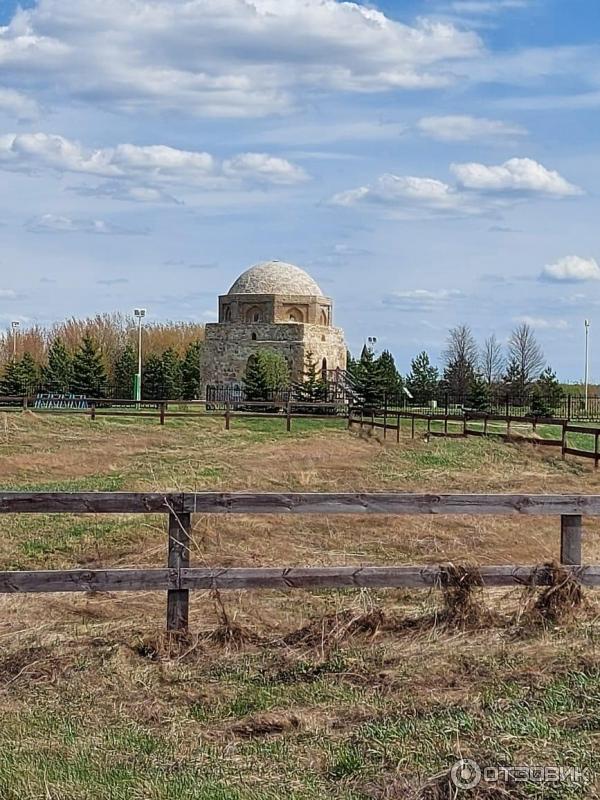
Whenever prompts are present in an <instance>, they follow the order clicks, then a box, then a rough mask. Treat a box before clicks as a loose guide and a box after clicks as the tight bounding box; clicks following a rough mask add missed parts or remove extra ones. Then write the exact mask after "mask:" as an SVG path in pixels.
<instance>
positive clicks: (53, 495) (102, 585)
mask: <svg viewBox="0 0 600 800" xmlns="http://www.w3.org/2000/svg"><path fill="white" fill-rule="evenodd" d="M55 513H71V514H166V515H168V546H167V566H166V568H162V569H156V568H151V569H94V570H88V569H72V570H39V571H4V572H0V593H12V592H107V591H110V592H114V591H128V592H131V591H149V590H152V591H166V592H167V629H168V630H170V631H182V630H185V629H187V626H188V618H189V592H190V591H191V590H194V589H204V590H210V589H263V588H269V589H277V590H289V589H340V588H367V587H371V588H390V587H397V586H404V587H413V588H419V587H420V588H424V587H436V586H443V585H445V582H447V580H448V577H449V571H448V568H447V567H444V566H435V565H421V566H414V565H409V566H352V567H348V566H344V567H340V566H331V567H269V568H247V567H232V568H230V567H214V568H197V567H193V566H191V565H190V539H191V529H192V514H195V513H202V514H288V513H293V514H320V515H329V514H365V513H367V514H392V515H407V514H436V515H440V514H442V515H444V514H462V515H465V514H466V515H478V516H479V515H484V514H486V515H507V514H516V515H523V516H542V515H544V516H548V515H554V516H560V518H561V535H560V560H561V563H563V564H564V565H566V568H567V569H568V570H569V571H570V572H571V573H572V575H573V577H574V578H575V579H576V580H578V581H580V582H581V583H582V584H585V585H587V586H600V565H586V566H583V565H582V557H581V540H582V516H583V515H589V516H600V495H522V494H505V495H504V494H431V493H429V494H417V493H394V492H358V493H357V492H346V493H332V492H303V493H298V492H291V493H264V492H176V493H159V492H0V514H55ZM478 573H479V578H480V580H481V583H482V585H483V586H513V585H533V586H543V585H547V584H549V583H550V582H551V579H552V577H551V570H550V568H549V567H547V566H539V565H538V566H536V565H525V566H524V565H512V566H510V565H509V566H506V565H504V566H493V567H490V566H484V567H481V568H479V570H478Z"/></svg>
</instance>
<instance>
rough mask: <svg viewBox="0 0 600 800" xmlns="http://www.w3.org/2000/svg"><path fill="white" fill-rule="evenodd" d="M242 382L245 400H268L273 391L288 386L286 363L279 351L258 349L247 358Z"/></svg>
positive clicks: (288, 376)
mask: <svg viewBox="0 0 600 800" xmlns="http://www.w3.org/2000/svg"><path fill="white" fill-rule="evenodd" d="M243 382H244V389H245V393H246V399H247V400H269V399H271V396H272V395H273V394H274V393H277V392H280V391H281V390H283V389H287V388H288V386H289V383H290V369H289V366H288V363H287V361H286V360H285V358H284V357H283V356H281V355H279V353H275V352H274V351H272V350H258V351H257V352H256V353H255V354H254V355H251V356H250V358H249V359H248V363H247V365H246V372H245V374H244V378H243Z"/></svg>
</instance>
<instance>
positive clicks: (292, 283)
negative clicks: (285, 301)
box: [227, 261, 323, 297]
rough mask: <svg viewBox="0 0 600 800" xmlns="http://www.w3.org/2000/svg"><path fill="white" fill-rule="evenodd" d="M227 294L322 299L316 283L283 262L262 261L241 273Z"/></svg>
mask: <svg viewBox="0 0 600 800" xmlns="http://www.w3.org/2000/svg"><path fill="white" fill-rule="evenodd" d="M227 294H278V295H305V296H308V297H315V296H316V297H322V296H323V292H322V291H321V289H320V287H319V285H318V283H316V282H315V281H314V280H313V279H312V278H311V277H310V275H309V274H308V273H307V272H305V271H304V270H303V269H300V267H296V266H294V265H293V264H287V263H286V262H285V261H262V262H261V263H260V264H255V265H254V266H253V267H250V269H247V270H246V271H245V272H242V274H241V275H240V277H239V278H238V279H237V280H236V281H235V283H234V284H233V286H232V287H231V289H230V290H229V292H228V293H227Z"/></svg>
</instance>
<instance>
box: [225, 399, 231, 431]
mask: <svg viewBox="0 0 600 800" xmlns="http://www.w3.org/2000/svg"><path fill="white" fill-rule="evenodd" d="M230 411H231V406H230V403H229V400H227V402H226V403H225V430H226V431H228V430H229V427H230V425H231V420H230Z"/></svg>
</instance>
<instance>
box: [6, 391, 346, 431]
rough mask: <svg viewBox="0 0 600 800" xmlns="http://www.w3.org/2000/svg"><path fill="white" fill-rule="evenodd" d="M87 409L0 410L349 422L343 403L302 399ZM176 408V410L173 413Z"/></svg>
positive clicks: (114, 404)
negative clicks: (340, 420) (337, 420)
mask: <svg viewBox="0 0 600 800" xmlns="http://www.w3.org/2000/svg"><path fill="white" fill-rule="evenodd" d="M87 403H88V405H87V407H86V408H71V407H67V408H48V407H43V408H36V406H35V405H34V402H33V400H32V398H28V397H27V396H21V395H19V396H15V397H1V396H0V411H4V412H8V413H11V412H12V413H14V412H19V411H30V412H32V413H34V414H50V415H52V414H53V415H57V416H71V415H78V416H85V417H89V418H90V419H91V420H92V421H94V420H96V419H99V418H101V417H152V418H154V419H158V421H159V424H160V425H164V424H165V421H166V420H168V419H170V418H177V417H185V418H188V419H193V418H199V417H202V418H205V419H206V418H207V417H220V418H222V419H223V420H224V422H225V428H226V430H229V429H230V428H231V420H232V419H235V418H245V419H281V420H282V421H285V424H286V429H287V431H288V432H289V431H291V429H292V420H295V419H321V420H323V419H327V420H332V419H347V418H348V407H347V405H346V404H345V403H340V402H335V401H332V402H305V401H303V400H285V401H283V400H224V401H220V400H216V401H215V400H208V401H207V400H187V401H185V400H141V401H139V402H136V401H135V400H122V399H119V400H110V399H105V398H89V399H88V400H87ZM173 408H176V409H177V410H173Z"/></svg>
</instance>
